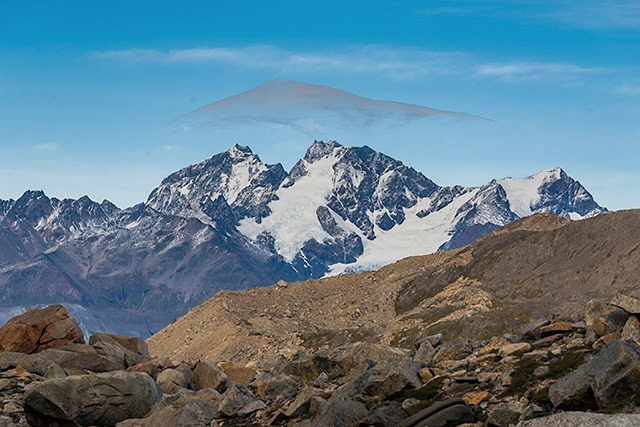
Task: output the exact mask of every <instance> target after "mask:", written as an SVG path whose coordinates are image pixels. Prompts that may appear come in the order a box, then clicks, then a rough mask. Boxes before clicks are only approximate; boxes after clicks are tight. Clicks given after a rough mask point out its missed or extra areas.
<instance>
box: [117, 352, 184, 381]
mask: <svg viewBox="0 0 640 427" xmlns="http://www.w3.org/2000/svg"><path fill="white" fill-rule="evenodd" d="M173 367H174V365H173V362H171V359H169V358H168V357H159V358H155V359H152V360H149V361H148V362H142V363H138V364H137V365H133V366H129V367H128V368H127V371H128V372H144V373H146V374H149V375H151V378H153V379H154V380H155V379H156V378H157V377H158V374H159V373H160V372H162V371H163V370H165V369H168V368H173Z"/></svg>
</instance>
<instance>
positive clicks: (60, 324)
mask: <svg viewBox="0 0 640 427" xmlns="http://www.w3.org/2000/svg"><path fill="white" fill-rule="evenodd" d="M68 343H84V335H83V333H82V329H80V326H79V325H78V322H76V320H75V318H70V317H69V312H67V309H66V308H64V307H63V306H61V305H58V304H55V305H50V306H49V307H46V308H42V309H35V310H31V311H28V312H26V313H24V314H21V315H20V316H16V317H14V318H12V319H10V320H9V321H8V322H7V323H6V324H5V325H4V326H3V327H2V328H0V351H14V352H18V353H38V352H40V351H43V350H46V349H48V348H58V347H62V346H63V345H65V344H68Z"/></svg>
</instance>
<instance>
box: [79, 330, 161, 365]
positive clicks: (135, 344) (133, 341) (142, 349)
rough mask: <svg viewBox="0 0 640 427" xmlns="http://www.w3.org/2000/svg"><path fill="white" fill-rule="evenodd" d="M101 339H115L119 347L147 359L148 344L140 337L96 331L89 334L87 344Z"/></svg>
mask: <svg viewBox="0 0 640 427" xmlns="http://www.w3.org/2000/svg"><path fill="white" fill-rule="evenodd" d="M102 341H107V342H111V341H115V342H116V343H118V345H120V346H121V347H123V348H125V349H127V350H129V351H130V352H132V353H134V354H137V355H139V356H141V357H143V358H146V359H149V358H150V356H149V346H147V343H146V341H145V340H143V339H142V338H140V337H130V336H127V335H116V334H105V333H101V332H99V333H97V334H93V335H91V338H89V344H91V345H95V344H97V343H99V342H102Z"/></svg>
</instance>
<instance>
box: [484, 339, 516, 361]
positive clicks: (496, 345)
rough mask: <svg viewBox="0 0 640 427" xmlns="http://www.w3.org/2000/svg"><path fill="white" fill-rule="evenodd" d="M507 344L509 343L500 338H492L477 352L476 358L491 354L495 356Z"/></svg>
mask: <svg viewBox="0 0 640 427" xmlns="http://www.w3.org/2000/svg"><path fill="white" fill-rule="evenodd" d="M508 344H509V342H508V341H507V340H505V339H504V338H502V337H493V338H491V340H490V341H489V342H488V343H487V345H485V346H484V347H482V348H481V349H480V350H478V353H477V356H478V357H481V356H485V355H487V354H491V353H496V354H497V353H498V350H500V349H501V348H502V347H504V346H505V345H508Z"/></svg>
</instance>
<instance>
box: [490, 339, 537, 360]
mask: <svg viewBox="0 0 640 427" xmlns="http://www.w3.org/2000/svg"><path fill="white" fill-rule="evenodd" d="M529 350H531V344H529V343H528V342H520V343H516V344H506V345H504V346H502V347H500V350H498V355H499V356H501V357H507V356H513V355H522V354H524V353H526V352H527V351H529Z"/></svg>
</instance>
